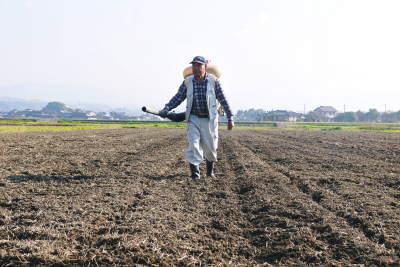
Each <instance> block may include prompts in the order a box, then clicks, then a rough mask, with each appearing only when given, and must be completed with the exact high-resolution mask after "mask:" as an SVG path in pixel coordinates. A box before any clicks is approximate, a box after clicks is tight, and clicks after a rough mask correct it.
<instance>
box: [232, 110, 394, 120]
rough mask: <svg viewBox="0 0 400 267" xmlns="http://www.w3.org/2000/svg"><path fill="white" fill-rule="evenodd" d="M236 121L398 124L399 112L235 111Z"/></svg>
mask: <svg viewBox="0 0 400 267" xmlns="http://www.w3.org/2000/svg"><path fill="white" fill-rule="evenodd" d="M235 118H236V120H237V121H304V122H332V121H333V122H385V123H391V122H400V111H397V112H379V111H378V110H376V109H369V110H368V111H366V112H363V111H356V112H352V111H349V112H337V113H335V114H333V115H332V114H329V115H328V114H324V113H321V112H316V111H310V112H308V113H306V114H303V113H296V112H292V111H286V110H275V111H274V110H271V111H266V110H263V109H254V108H251V109H248V110H239V111H237V113H236V115H235Z"/></svg>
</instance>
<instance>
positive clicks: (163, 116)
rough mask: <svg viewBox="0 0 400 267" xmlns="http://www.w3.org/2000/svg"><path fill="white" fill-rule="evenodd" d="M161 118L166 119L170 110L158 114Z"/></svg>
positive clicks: (163, 110)
mask: <svg viewBox="0 0 400 267" xmlns="http://www.w3.org/2000/svg"><path fill="white" fill-rule="evenodd" d="M158 113H159V114H160V117H161V118H166V117H167V115H168V109H166V108H164V109H162V110H160V111H159V112H158Z"/></svg>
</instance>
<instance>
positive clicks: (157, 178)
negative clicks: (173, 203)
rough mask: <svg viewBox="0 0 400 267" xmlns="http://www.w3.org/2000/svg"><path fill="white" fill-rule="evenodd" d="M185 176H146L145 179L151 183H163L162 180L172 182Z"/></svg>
mask: <svg viewBox="0 0 400 267" xmlns="http://www.w3.org/2000/svg"><path fill="white" fill-rule="evenodd" d="M184 176H185V175H183V174H171V175H161V176H155V175H146V176H145V177H146V178H148V179H151V180H153V181H164V180H173V179H176V178H179V177H184Z"/></svg>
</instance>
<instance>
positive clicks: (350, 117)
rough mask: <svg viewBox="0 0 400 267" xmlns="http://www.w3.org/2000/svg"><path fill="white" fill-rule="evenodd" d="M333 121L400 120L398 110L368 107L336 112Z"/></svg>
mask: <svg viewBox="0 0 400 267" xmlns="http://www.w3.org/2000/svg"><path fill="white" fill-rule="evenodd" d="M334 121H337V122H357V121H360V122H388V123H390V122H400V111H397V112H379V111H377V110H376V109H370V110H369V111H368V112H362V111H357V112H344V113H338V114H337V115H336V116H335V118H334Z"/></svg>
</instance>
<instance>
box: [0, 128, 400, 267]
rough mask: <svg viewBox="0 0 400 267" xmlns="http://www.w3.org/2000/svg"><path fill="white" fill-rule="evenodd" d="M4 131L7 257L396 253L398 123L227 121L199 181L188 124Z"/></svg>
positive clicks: (0, 195)
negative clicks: (320, 125) (312, 127)
mask: <svg viewBox="0 0 400 267" xmlns="http://www.w3.org/2000/svg"><path fill="white" fill-rule="evenodd" d="M0 140H1V146H0V151H1V153H0V157H1V158H0V159H1V160H0V265H8V264H9V265H14V264H46V265H52V264H55V265H60V264H61V265H62V264H66V265H67V264H68V265H69V264H78V265H96V264H97V265H104V264H110V265H112V264H114V265H134V264H145V265H147V264H154V265H169V264H173V265H190V264H195V265H258V264H272V265H282V266H284V265H328V266H329V265H331V266H333V265H348V264H364V265H379V266H382V265H383V266H384V265H387V266H397V264H399V262H400V215H399V214H400V213H399V207H400V135H398V134H384V133H348V132H307V131H284V130H283V131H232V132H228V131H220V147H219V151H218V152H219V161H218V163H217V166H216V175H217V178H216V179H211V178H205V177H203V178H202V179H201V180H200V181H193V180H191V179H190V178H189V170H188V166H187V163H185V161H184V155H183V151H184V149H185V146H186V136H185V131H184V130H174V129H117V130H99V131H79V132H64V133H23V134H0ZM204 168H205V166H203V165H202V166H201V170H202V173H203V174H204V173H205V170H204Z"/></svg>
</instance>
